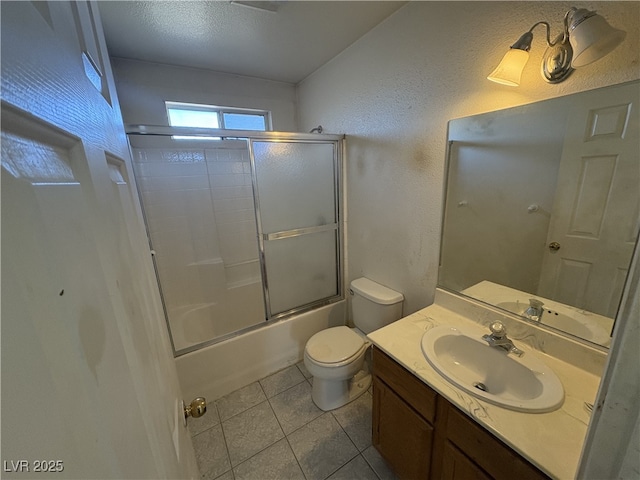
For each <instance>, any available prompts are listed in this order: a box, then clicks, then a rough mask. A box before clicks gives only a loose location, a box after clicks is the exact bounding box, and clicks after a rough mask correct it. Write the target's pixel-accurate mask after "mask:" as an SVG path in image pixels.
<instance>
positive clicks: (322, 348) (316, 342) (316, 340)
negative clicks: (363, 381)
mask: <svg viewBox="0 0 640 480" xmlns="http://www.w3.org/2000/svg"><path fill="white" fill-rule="evenodd" d="M363 346H364V340H363V339H362V337H360V335H358V334H357V333H355V332H354V331H353V330H351V329H350V328H349V327H333V328H328V329H326V330H322V331H320V332H318V333H316V334H315V335H313V336H312V337H311V338H310V339H309V341H308V342H307V347H306V349H307V354H308V355H309V356H310V357H311V358H313V359H314V360H316V361H318V362H321V363H338V362H342V361H344V360H346V359H348V358H349V357H353V356H354V355H355V354H356V353H358V352H359V351H360V349H361V348H362V347H363Z"/></svg>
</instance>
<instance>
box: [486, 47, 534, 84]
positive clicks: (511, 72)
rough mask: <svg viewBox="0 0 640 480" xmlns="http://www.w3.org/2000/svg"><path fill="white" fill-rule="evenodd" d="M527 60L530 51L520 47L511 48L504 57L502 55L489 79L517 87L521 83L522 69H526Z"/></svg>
mask: <svg viewBox="0 0 640 480" xmlns="http://www.w3.org/2000/svg"><path fill="white" fill-rule="evenodd" d="M527 60H529V52H526V51H524V50H520V49H518V48H511V49H509V51H508V52H507V53H506V54H505V55H504V57H502V61H501V62H500V64H499V65H498V66H497V67H496V69H495V70H494V71H493V72H491V74H490V75H489V76H488V77H487V79H489V80H491V81H492V82H496V83H500V84H502V85H509V86H511V87H517V86H518V85H520V77H521V76H522V70H524V66H525V65H526V63H527Z"/></svg>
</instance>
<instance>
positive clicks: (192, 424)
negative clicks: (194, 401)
mask: <svg viewBox="0 0 640 480" xmlns="http://www.w3.org/2000/svg"><path fill="white" fill-rule="evenodd" d="M219 423H220V415H218V409H217V407H216V403H215V402H208V403H207V413H205V414H204V415H203V416H202V417H198V418H193V417H189V420H188V421H187V427H188V428H189V433H190V434H191V436H192V437H193V436H195V435H198V434H199V433H202V432H204V431H205V430H208V429H210V428H211V427H213V426H215V425H218V424H219Z"/></svg>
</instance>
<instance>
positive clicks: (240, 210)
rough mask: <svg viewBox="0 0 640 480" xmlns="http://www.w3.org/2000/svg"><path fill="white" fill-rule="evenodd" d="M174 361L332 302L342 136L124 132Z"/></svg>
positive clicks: (337, 268)
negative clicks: (262, 326)
mask: <svg viewBox="0 0 640 480" xmlns="http://www.w3.org/2000/svg"><path fill="white" fill-rule="evenodd" d="M128 133H129V142H130V145H131V149H132V154H133V165H134V172H135V176H136V183H137V186H138V192H139V194H140V200H141V205H142V208H143V213H144V217H145V222H146V226H147V232H148V236H149V243H150V248H151V254H152V255H153V259H154V264H155V268H156V274H157V277H158V284H159V286H160V292H161V296H162V301H163V306H164V310H165V316H166V320H167V325H168V327H169V331H170V335H171V341H172V344H173V348H174V352H175V354H176V356H178V355H182V354H184V353H188V352H191V351H193V350H196V349H198V348H200V347H203V346H207V345H211V344H213V343H216V342H219V341H222V340H225V339H228V338H230V337H232V336H235V335H238V334H240V333H243V332H246V331H248V330H251V329H254V328H259V327H260V326H261V325H265V324H267V323H268V322H273V321H276V320H279V319H282V318H285V317H288V316H291V315H293V314H296V313H300V312H302V311H306V310H310V309H313V308H316V307H319V306H322V305H325V304H328V303H331V302H335V301H338V300H340V299H341V298H342V275H341V263H342V261H341V255H342V231H341V195H340V192H341V175H340V172H341V165H342V155H341V153H342V137H341V136H335V135H320V134H298V133H282V132H254V131H248V132H245V131H236V130H233V131H231V130H212V129H191V128H176V127H144V126H137V127H130V128H129V129H128Z"/></svg>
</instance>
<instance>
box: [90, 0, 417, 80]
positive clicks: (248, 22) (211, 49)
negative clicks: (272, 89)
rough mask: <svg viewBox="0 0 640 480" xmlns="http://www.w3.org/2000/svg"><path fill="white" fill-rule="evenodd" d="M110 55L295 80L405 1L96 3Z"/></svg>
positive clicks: (316, 66)
mask: <svg viewBox="0 0 640 480" xmlns="http://www.w3.org/2000/svg"><path fill="white" fill-rule="evenodd" d="M98 3H99V6H100V14H101V16H102V23H103V25H104V31H105V36H106V39H107V46H108V48H109V53H110V55H112V56H115V57H124V58H132V59H137V60H145V61H150V62H158V63H166V64H171V65H180V66H187V67H197V68H207V69H210V70H215V71H219V72H226V73H235V74H239V75H248V76H253V77H260V78H266V79H270V80H278V81H283V82H288V83H294V84H296V83H298V82H300V81H301V80H303V79H304V78H305V77H306V76H308V75H309V74H311V73H312V72H313V71H315V70H316V69H318V68H319V67H320V66H322V65H323V64H324V63H326V62H327V61H329V60H330V59H331V58H333V57H335V56H336V55H337V54H339V53H340V52H341V51H342V50H344V49H345V48H346V47H348V46H349V45H350V44H352V43H353V42H354V41H355V40H357V39H358V38H360V37H361V36H363V35H364V34H365V33H367V32H368V31H369V30H371V29H372V28H373V27H374V26H376V25H377V24H379V23H380V22H381V21H382V20H384V19H385V18H387V17H388V16H389V15H391V14H392V13H393V12H395V11H396V10H397V9H399V8H400V7H402V6H403V5H404V4H405V3H406V2H400V1H389V2H386V1H355V2H351V1H280V2H266V3H269V4H274V3H277V5H278V11H277V12H269V11H264V10H259V9H255V8H250V7H247V6H243V5H237V4H233V3H230V2H229V1H223V0H221V1H206V2H202V1H169V2H164V1H144V2H132V1H116V2H114V1H101V2H98Z"/></svg>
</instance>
